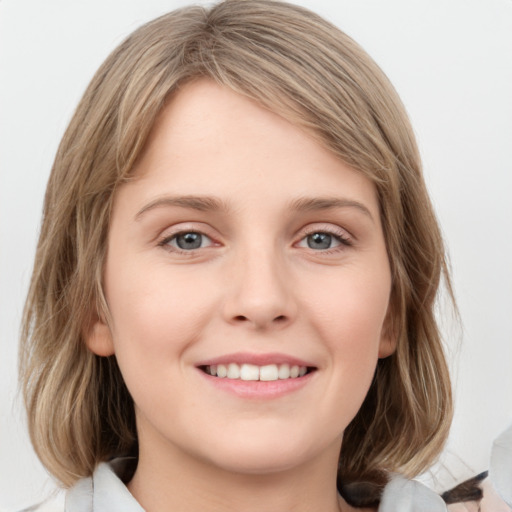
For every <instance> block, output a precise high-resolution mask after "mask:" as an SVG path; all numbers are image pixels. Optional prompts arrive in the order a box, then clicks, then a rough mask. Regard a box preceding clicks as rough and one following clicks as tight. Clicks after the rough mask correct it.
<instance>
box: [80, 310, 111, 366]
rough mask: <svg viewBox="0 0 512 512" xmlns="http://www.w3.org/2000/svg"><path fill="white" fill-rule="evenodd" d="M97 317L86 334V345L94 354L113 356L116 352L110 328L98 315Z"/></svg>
mask: <svg viewBox="0 0 512 512" xmlns="http://www.w3.org/2000/svg"><path fill="white" fill-rule="evenodd" d="M95 317H96V318H94V319H93V321H92V322H91V323H90V324H89V326H88V328H87V330H86V332H85V334H84V339H85V344H86V345H87V348H88V349H89V350H90V351H91V352H92V353H93V354H96V355H98V356H102V357H107V356H111V355H113V354H114V353H115V350H114V341H113V339H112V333H111V332H110V327H109V326H108V325H107V323H106V322H105V320H103V319H102V318H100V317H99V316H98V315H95Z"/></svg>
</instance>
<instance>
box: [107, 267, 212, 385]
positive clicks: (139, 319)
mask: <svg viewBox="0 0 512 512" xmlns="http://www.w3.org/2000/svg"><path fill="white" fill-rule="evenodd" d="M128 263H129V262H125V264H123V266H122V267H117V268H109V267H107V272H106V283H105V288H106V290H105V291H106V296H107V300H108V303H109V307H110V311H111V314H112V319H113V338H114V346H115V351H116V357H117V359H118V361H119V364H120V365H121V367H122V368H123V367H124V369H125V370H126V372H133V371H135V372H137V374H138V375H143V373H144V372H145V371H146V372H148V371H149V373H147V375H151V373H152V370H151V368H158V367H159V366H162V365H164V362H167V364H169V361H173V360H174V361H178V358H179V355H180V354H181V353H182V352H183V351H184V350H185V349H186V348H187V346H188V345H189V344H190V343H192V342H193V341H194V340H195V339H197V336H198V333H200V331H201V329H202V328H203V324H202V322H203V321H204V319H205V318H206V317H207V315H206V313H205V312H206V311H209V310H211V308H212V303H213V302H214V297H212V294H211V292H208V290H206V289H205V286H202V285H200V283H201V282H202V281H201V280H199V279H190V278H189V276H187V275H186V273H185V274H184V273H176V272H174V273H173V272H171V271H170V270H169V268H168V267H166V266H165V265H161V264H149V265H146V266H143V267H142V268H143V269H144V271H143V272H141V271H140V268H141V266H138V269H137V270H138V271H136V270H135V268H134V266H132V265H129V264H128ZM148 369H149V370H148ZM146 378H147V376H146Z"/></svg>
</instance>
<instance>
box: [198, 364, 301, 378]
mask: <svg viewBox="0 0 512 512" xmlns="http://www.w3.org/2000/svg"><path fill="white" fill-rule="evenodd" d="M307 371H308V369H307V367H306V366H297V365H293V366H290V365H289V364H286V363H285V364H280V365H277V364H268V365H265V366H256V365H254V364H242V365H239V364H237V363H229V364H227V365H226V364H218V365H211V366H207V367H206V373H207V374H208V375H212V376H214V377H220V378H228V379H240V380H252V381H255V380H261V381H273V380H285V379H296V378H297V377H304V375H306V373H307Z"/></svg>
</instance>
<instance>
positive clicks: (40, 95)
mask: <svg viewBox="0 0 512 512" xmlns="http://www.w3.org/2000/svg"><path fill="white" fill-rule="evenodd" d="M185 3H188V2H178V1H172V0H168V1H163V0H137V1H136V0H129V1H127V0H108V1H105V0H88V1H87V2H78V1H70V0H46V1H44V0H0V335H1V339H0V343H1V345H0V347H1V349H0V350H1V352H0V365H1V366H0V379H1V380H0V382H1V386H0V435H1V437H0V510H2V511H4V510H16V509H19V508H22V507H23V506H27V505H29V504H30V503H34V502H35V501H37V500H38V499H40V497H41V496H43V495H44V494H45V493H47V492H48V491H49V490H50V489H51V488H52V484H51V481H49V479H48V477H47V475H46V474H45V472H44V470H43V469H42V468H41V467H40V465H39V463H38V461H37V459H36V458H35V456H34V454H33V452H32V450H31V447H30V443H29V441H28V439H27V435H26V434H25V426H24V422H23V419H22V412H21V407H20V404H19V399H18V400H17V399H16V394H17V383H16V365H17V363H16V357H17V355H16V351H17V337H18V325H19V321H20V316H21V311H22V307H23V300H24V296H25V293H26V289H27V284H28V280H29V277H30V272H31V266H32V262H33V254H34V249H35V244H36V238H37V233H38V225H39V220H40V211H41V206H42V200H43V194H44V189H45V183H46V180H47V177H48V173H49V169H50V167H51V163H52V159H53V156H54V153H55V151H56V147H57V144H58V142H59V139H60V137H61V135H62V133H63V130H64V129H65V126H66V124H67V122H68V121H69V119H70V116H71V114H72V112H73V109H74V107H75V106H76V104H77V102H78V100H79V98H80V96H81V94H82V92H83V90H84V88H85V86H86V84H87V82H88V81H89V79H90V78H91V76H92V74H93V72H94V71H95V70H96V68H97V67H98V66H99V64H100V63H101V62H102V60H103V59H104V58H105V57H106V55H107V53H108V52H109V51H110V50H111V49H113V48H114V46H116V45H117V44H118V43H119V42H121V40H122V39H123V38H124V36H125V35H127V34H128V33H129V32H131V31H132V30H133V29H135V28H136V27H137V26H138V25H140V24H141V23H143V22H144V21H147V20H149V19H151V18H153V17H155V16H157V15H159V14H162V13H164V12H167V11H169V10H172V9H174V8H176V7H178V6H180V5H184V4H185ZM298 3H301V4H303V5H305V6H307V7H310V8H312V9H313V10H315V11H317V12H318V13H320V14H322V15H324V16H325V17H327V18H328V19H330V20H331V21H333V22H334V23H335V24H337V25H338V26H339V27H340V28H342V29H343V30H345V31H346V32H347V33H348V34H349V35H351V36H353V37H354V38H355V39H356V40H357V41H358V42H359V43H360V44H362V46H363V47H364V48H365V49H366V50H367V51H368V52H369V53H370V54H371V55H372V56H373V57H374V58H375V59H376V60H377V62H378V63H379V64H380V65H381V67H382V68H383V69H384V71H385V72H386V73H387V74H388V76H389V77H390V78H391V80H392V82H393V83H394V84H395V86H396V88H397V89H398V92H399V93H400V95H401V97H402V99H403V101H404V103H405V105H406V107H407V109H408V111H409V113H410V116H411V118H412V122H413V125H414V127H415V130H416V133H417V137H418V141H419V145H420V148H421V152H422V155H423V158H424V165H425V174H426V179H427V182H428V185H429V188H430V190H431V193H432V196H433V200H434V203H435V206H436V208H437V212H438V215H439V218H440V221H441V224H442V227H443V230H444V234H445V236H446V240H447V245H448V248H449V252H450V256H451V262H452V267H453V277H454V283H455V289H456V294H457V298H458V302H459V306H460V311H461V316H462V321H463V328H462V329H459V328H458V327H457V326H456V325H455V324H454V323H453V322H452V320H451V317H450V316H449V315H445V316H444V318H443V325H445V332H446V336H447V338H448V340H447V342H448V349H449V352H450V356H451V360H452V370H453V378H454V384H455V389H456V417H455V421H454V424H453V429H452V435H451V439H450V443H449V446H448V453H449V454H451V457H449V458H448V459H446V460H448V462H447V463H446V468H447V469H448V470H449V472H452V473H454V476H455V478H459V479H460V478H462V477H464V476H470V475H472V474H473V473H474V472H475V471H480V470H482V469H485V468H486V467H487V458H488V454H489V449H490V446H491V441H492V439H493V438H494V437H495V436H496V435H497V434H498V433H499V432H500V431H501V430H503V429H504V428H505V426H506V425H507V424H509V423H510V422H511V421H512V320H511V317H512V257H511V255H512V150H511V147H512V99H511V95H512V1H511V0H429V1H427V0H422V1H417V0H386V1H383V0H340V1H334V0H331V1H329V0H316V1H313V0H301V1H300V2H298ZM440 309H441V314H443V313H445V312H446V311H444V309H445V308H444V307H441V308H440ZM454 461H455V462H454ZM445 473H446V471H445ZM438 474H439V475H441V474H442V472H441V473H438ZM439 478H441V480H443V479H444V480H443V481H446V482H447V481H448V480H447V477H446V474H445V476H440V477H439ZM441 484H442V482H441Z"/></svg>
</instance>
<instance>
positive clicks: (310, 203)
mask: <svg viewBox="0 0 512 512" xmlns="http://www.w3.org/2000/svg"><path fill="white" fill-rule="evenodd" d="M291 207H292V209H293V210H297V211H305V212H309V211H317V210H332V209H336V208H355V209H357V210H359V211H360V212H362V213H364V214H365V215H366V216H367V217H369V218H370V219H371V220H372V221H373V222H375V220H374V218H373V216H372V214H371V212H370V210H369V209H368V208H367V207H366V206H365V205H364V204H363V203H360V202H359V201H355V200H353V199H346V198H340V197H301V198H299V199H295V200H294V201H292V203H291Z"/></svg>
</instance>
